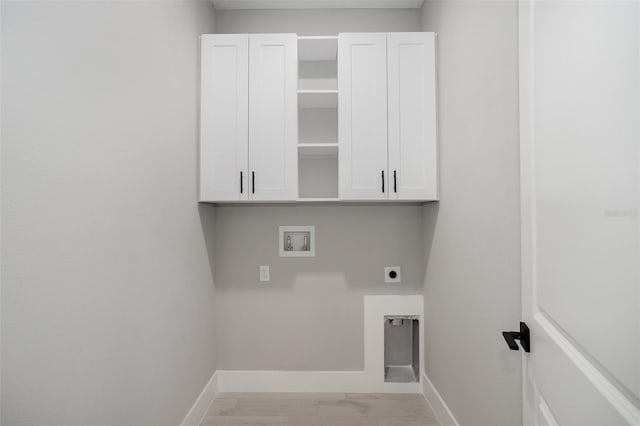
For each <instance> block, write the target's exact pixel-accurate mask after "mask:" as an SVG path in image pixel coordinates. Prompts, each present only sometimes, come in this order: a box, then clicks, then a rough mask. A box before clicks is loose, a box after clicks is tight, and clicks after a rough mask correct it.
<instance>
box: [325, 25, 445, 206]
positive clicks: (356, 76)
mask: <svg viewBox="0 0 640 426" xmlns="http://www.w3.org/2000/svg"><path fill="white" fill-rule="evenodd" d="M338 40H339V42H338V86H339V94H338V95H339V96H338V123H339V126H338V127H339V135H338V139H339V146H340V153H339V168H340V199H341V200H371V201H375V200H407V201H429V200H437V197H438V170H437V167H438V158H437V156H438V154H437V142H436V86H435V82H436V78H435V35H434V34H433V33H354V34H340V36H339V39H338Z"/></svg>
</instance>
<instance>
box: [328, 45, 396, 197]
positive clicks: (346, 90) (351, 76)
mask: <svg viewBox="0 0 640 426" xmlns="http://www.w3.org/2000/svg"><path fill="white" fill-rule="evenodd" d="M338 145H339V159H338V163H339V189H340V199H344V200H384V199H387V198H388V190H389V185H388V173H387V35H386V33H348V34H340V35H339V36H338Z"/></svg>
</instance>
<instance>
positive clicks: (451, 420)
mask: <svg viewBox="0 0 640 426" xmlns="http://www.w3.org/2000/svg"><path fill="white" fill-rule="evenodd" d="M422 394H423V395H424V399H426V400H427V403H428V404H429V405H430V406H431V409H432V410H433V412H434V413H435V415H436V417H437V418H438V421H439V422H440V425H441V426H460V425H459V423H458V421H457V420H456V418H455V417H454V416H453V413H452V412H451V410H449V407H448V406H447V404H446V403H445V402H444V399H442V396H441V395H440V393H439V392H438V390H437V389H436V388H435V386H433V383H431V380H429V378H428V377H427V375H426V374H424V373H423V374H422Z"/></svg>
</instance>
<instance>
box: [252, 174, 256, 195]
mask: <svg viewBox="0 0 640 426" xmlns="http://www.w3.org/2000/svg"><path fill="white" fill-rule="evenodd" d="M251 193H252V194H255V193H256V172H251Z"/></svg>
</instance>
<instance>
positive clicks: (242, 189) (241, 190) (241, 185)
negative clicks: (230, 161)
mask: <svg viewBox="0 0 640 426" xmlns="http://www.w3.org/2000/svg"><path fill="white" fill-rule="evenodd" d="M242 181H243V179H242V172H240V193H241V194H242V192H243V191H244V187H243V182H242Z"/></svg>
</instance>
